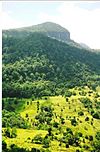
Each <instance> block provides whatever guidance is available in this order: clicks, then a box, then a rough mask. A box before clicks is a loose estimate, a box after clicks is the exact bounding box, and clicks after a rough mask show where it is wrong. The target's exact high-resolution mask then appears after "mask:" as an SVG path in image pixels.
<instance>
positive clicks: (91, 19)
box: [0, 1, 100, 49]
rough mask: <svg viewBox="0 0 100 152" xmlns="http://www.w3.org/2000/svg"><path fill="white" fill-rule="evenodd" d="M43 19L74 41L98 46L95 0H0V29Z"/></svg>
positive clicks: (98, 11) (98, 10)
mask: <svg viewBox="0 0 100 152" xmlns="http://www.w3.org/2000/svg"><path fill="white" fill-rule="evenodd" d="M0 7H1V5H0ZM47 21H50V22H55V23H57V24H60V25H61V26H63V27H65V28H66V29H67V30H68V31H70V34H71V39H73V40H74V41H76V42H78V43H81V42H82V43H85V44H87V45H88V46H89V47H91V48H93V49H100V2H99V1H2V9H1V23H2V24H0V26H1V25H2V29H11V28H19V27H25V26H31V25H36V24H40V23H43V22H47Z"/></svg>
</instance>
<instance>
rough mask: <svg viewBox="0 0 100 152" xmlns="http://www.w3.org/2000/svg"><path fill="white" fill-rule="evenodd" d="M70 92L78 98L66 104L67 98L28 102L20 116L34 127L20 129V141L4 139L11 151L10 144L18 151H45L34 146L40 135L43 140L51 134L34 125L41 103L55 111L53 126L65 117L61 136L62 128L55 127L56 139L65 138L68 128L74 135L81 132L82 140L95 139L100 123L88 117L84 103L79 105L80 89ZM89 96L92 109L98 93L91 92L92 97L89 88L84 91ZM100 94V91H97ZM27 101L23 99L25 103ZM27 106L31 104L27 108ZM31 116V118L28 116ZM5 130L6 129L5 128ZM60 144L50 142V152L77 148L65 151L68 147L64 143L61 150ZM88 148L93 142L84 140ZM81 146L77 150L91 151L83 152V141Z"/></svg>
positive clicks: (57, 141)
mask: <svg viewBox="0 0 100 152" xmlns="http://www.w3.org/2000/svg"><path fill="white" fill-rule="evenodd" d="M70 91H72V92H73V91H74V92H75V93H76V94H75V95H72V96H71V97H68V101H67V102H66V98H65V97H62V96H54V97H47V99H45V98H43V99H38V100H35V101H32V100H31V99H25V101H24V106H22V108H21V109H20V108H18V109H20V114H21V116H22V117H23V118H24V119H28V121H29V123H30V125H31V127H30V129H17V137H16V138H8V137H5V136H3V138H4V139H5V140H6V142H7V145H8V147H9V146H10V145H11V144H16V145H18V146H19V147H25V148H27V149H31V148H32V147H35V148H39V149H41V148H42V146H43V145H42V144H34V143H32V142H31V141H32V139H33V138H34V137H35V136H36V135H38V134H40V135H41V136H42V137H45V136H46V135H47V134H48V131H47V130H45V129H42V130H38V129H37V126H35V125H34V122H37V120H36V119H35V116H36V115H38V114H39V113H40V112H41V110H40V108H39V111H37V101H38V102H39V105H40V107H41V106H43V107H45V106H51V107H52V108H53V116H52V120H51V124H53V123H54V122H58V123H59V124H60V117H63V119H64V124H61V132H59V128H54V127H52V132H53V134H54V136H55V137H57V139H60V138H61V137H62V136H63V133H64V132H65V131H66V128H67V127H69V128H71V129H72V131H73V134H75V133H77V132H81V133H82V134H83V137H84V138H85V136H86V135H88V136H90V135H92V136H93V138H94V137H95V133H96V132H97V131H100V120H99V119H95V118H93V117H92V115H91V114H90V113H89V111H88V109H87V108H85V107H84V105H83V103H82V102H80V100H79V99H80V98H81V97H83V96H82V95H80V94H79V92H80V90H78V89H76V90H75V89H71V90H70ZM84 91H85V92H86V95H85V96H84V97H88V98H89V99H90V100H91V101H92V105H93V106H94V105H95V100H94V99H95V92H94V91H92V92H91V93H90V90H89V89H88V88H86V89H84ZM98 93H99V88H98ZM23 100H24V99H23ZM27 102H28V104H27ZM97 102H100V97H98V98H97ZM79 111H83V113H84V115H82V116H79V115H78V112H79ZM27 114H28V117H26V115H27ZM87 116H88V117H89V120H88V121H85V118H86V117H87ZM73 118H75V119H76V120H77V123H78V124H77V125H76V126H73V125H72V124H71V119H73ZM91 121H93V124H92V125H91ZM44 125H45V124H44ZM3 130H4V128H3ZM59 143H60V142H59V140H56V139H55V140H51V141H50V146H49V150H50V151H51V152H58V151H59V152H64V151H66V152H75V151H76V149H77V147H75V146H70V147H69V148H67V149H66V148H65V144H64V143H62V144H61V146H59ZM85 144H87V145H89V146H90V144H91V142H89V140H88V139H85ZM80 145H81V147H78V149H82V150H83V151H84V152H88V151H90V150H91V147H90V149H88V150H86V149H84V148H83V145H84V143H83V138H80Z"/></svg>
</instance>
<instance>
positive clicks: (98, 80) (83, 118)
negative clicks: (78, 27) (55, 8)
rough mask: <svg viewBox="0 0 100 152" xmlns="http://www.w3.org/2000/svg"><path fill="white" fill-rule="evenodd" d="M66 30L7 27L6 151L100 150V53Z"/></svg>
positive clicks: (94, 151)
mask: <svg viewBox="0 0 100 152" xmlns="http://www.w3.org/2000/svg"><path fill="white" fill-rule="evenodd" d="M44 25H45V26H46V27H45V26H44ZM43 26H44V28H43ZM52 29H54V31H52ZM57 31H58V32H57ZM48 32H49V33H48ZM64 32H68V31H66V30H65V29H62V28H61V27H60V26H59V25H56V26H55V25H53V27H52V26H50V24H49V23H48V24H43V25H41V26H40V25H39V26H36V28H35V27H34V28H33V27H30V28H22V29H15V30H9V31H3V52H2V53H3V67H2V70H3V85H2V93H3V101H2V116H3V118H2V126H3V137H4V139H3V143H2V146H3V152H13V151H14V152H39V151H41V152H49V151H51V152H56V151H58V150H59V151H60V152H61V151H66V150H69V152H83V151H84V152H88V151H90V152H99V149H100V128H99V123H100V93H99V92H100V88H99V85H100V53H99V52H97V53H95V52H92V51H89V50H85V49H84V48H81V47H77V46H76V45H71V43H72V41H71V40H70V36H69V38H68V37H67V41H66V43H65V42H62V41H65V40H64V39H63V38H65V33H64ZM62 33H63V35H62ZM59 34H61V35H60V39H59V40H60V41H58V40H56V39H58V35H59ZM67 34H68V33H67ZM47 35H48V36H49V37H47ZM51 37H52V38H51ZM55 38H56V39H55ZM65 39H66V38H65ZM89 128H90V130H89ZM29 147H30V148H29Z"/></svg>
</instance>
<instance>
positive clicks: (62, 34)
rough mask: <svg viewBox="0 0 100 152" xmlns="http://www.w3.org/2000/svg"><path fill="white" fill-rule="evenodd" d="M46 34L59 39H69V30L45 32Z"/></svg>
mask: <svg viewBox="0 0 100 152" xmlns="http://www.w3.org/2000/svg"><path fill="white" fill-rule="evenodd" d="M47 36H49V37H52V38H55V39H57V40H60V41H64V42H66V41H69V40H70V33H69V32H57V31H56V32H52V31H51V32H47Z"/></svg>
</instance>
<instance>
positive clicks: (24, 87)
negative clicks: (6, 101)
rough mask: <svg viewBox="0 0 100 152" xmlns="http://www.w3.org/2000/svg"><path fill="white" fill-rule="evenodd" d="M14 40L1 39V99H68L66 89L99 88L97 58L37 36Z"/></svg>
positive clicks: (73, 47) (10, 38)
mask: <svg viewBox="0 0 100 152" xmlns="http://www.w3.org/2000/svg"><path fill="white" fill-rule="evenodd" d="M20 32H21V31H20ZM8 33H9V32H8ZM14 35H15V34H14ZM14 35H13V36H14ZM13 36H12V37H9V34H8V36H7V37H3V68H2V69H3V70H2V71H3V97H19V98H22V97H24V98H29V97H32V96H34V97H41V96H50V95H59V94H64V93H65V94H66V95H67V93H66V88H72V87H74V86H81V85H86V84H87V85H90V86H92V85H93V84H94V82H95V85H96V86H97V85H98V84H99V75H98V74H99V73H100V71H99V67H100V62H99V58H100V54H96V53H93V52H89V51H87V50H84V49H79V48H76V47H75V46H70V45H68V44H66V43H63V42H60V41H57V40H55V39H51V38H50V37H46V36H44V35H42V34H40V33H34V34H30V35H29V36H26V37H25V36H24V35H23V39H20V38H19V37H16V38H14V37H13ZM19 54H20V56H19ZM70 95H71V94H70V93H69V94H68V96H70Z"/></svg>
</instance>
